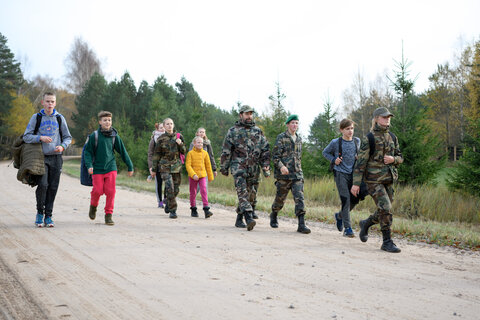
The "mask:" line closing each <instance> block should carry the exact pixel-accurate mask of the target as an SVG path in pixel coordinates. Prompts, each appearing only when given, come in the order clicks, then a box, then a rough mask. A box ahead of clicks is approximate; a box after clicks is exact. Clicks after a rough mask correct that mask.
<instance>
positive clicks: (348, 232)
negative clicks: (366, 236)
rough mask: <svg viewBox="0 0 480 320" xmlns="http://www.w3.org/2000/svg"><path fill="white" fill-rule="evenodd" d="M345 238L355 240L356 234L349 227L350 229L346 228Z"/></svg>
mask: <svg viewBox="0 0 480 320" xmlns="http://www.w3.org/2000/svg"><path fill="white" fill-rule="evenodd" d="M343 236H344V237H348V238H353V237H355V234H354V233H353V230H352V228H350V227H348V228H345V231H344V232H343Z"/></svg>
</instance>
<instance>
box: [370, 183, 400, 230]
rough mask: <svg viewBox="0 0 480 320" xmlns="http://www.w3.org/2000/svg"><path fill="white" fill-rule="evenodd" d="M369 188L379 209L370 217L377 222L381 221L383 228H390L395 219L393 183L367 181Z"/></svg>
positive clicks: (381, 227)
mask: <svg viewBox="0 0 480 320" xmlns="http://www.w3.org/2000/svg"><path fill="white" fill-rule="evenodd" d="M367 188H368V193H369V194H370V195H371V196H372V198H373V200H374V201H375V204H376V205H377V210H376V211H375V213H374V214H372V215H371V216H370V218H371V219H372V221H373V222H374V223H375V224H377V223H380V229H381V230H390V226H391V225H392V221H393V215H392V203H393V194H394V190H393V185H392V184H379V183H367Z"/></svg>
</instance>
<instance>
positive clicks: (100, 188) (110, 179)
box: [90, 171, 117, 214]
mask: <svg viewBox="0 0 480 320" xmlns="http://www.w3.org/2000/svg"><path fill="white" fill-rule="evenodd" d="M92 180H93V189H92V192H91V193H90V196H91V198H90V204H91V205H92V206H94V207H98V202H99V200H100V196H101V195H102V194H105V196H106V197H107V199H106V203H105V214H112V213H113V203H114V201H115V192H116V190H115V181H116V180H117V171H110V172H109V173H105V174H94V175H92Z"/></svg>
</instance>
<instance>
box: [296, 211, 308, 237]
mask: <svg viewBox="0 0 480 320" xmlns="http://www.w3.org/2000/svg"><path fill="white" fill-rule="evenodd" d="M297 232H300V233H303V234H309V233H310V232H311V231H310V229H308V228H307V226H306V225H305V214H301V215H299V216H298V228H297Z"/></svg>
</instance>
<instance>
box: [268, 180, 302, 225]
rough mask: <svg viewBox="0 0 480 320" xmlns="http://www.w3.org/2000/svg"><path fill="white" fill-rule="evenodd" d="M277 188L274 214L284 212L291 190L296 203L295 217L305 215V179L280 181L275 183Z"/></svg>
mask: <svg viewBox="0 0 480 320" xmlns="http://www.w3.org/2000/svg"><path fill="white" fill-rule="evenodd" d="M275 186H276V187H277V194H276V195H275V200H274V201H273V204H272V213H274V214H278V212H279V211H280V210H282V208H283V205H284V204H285V200H286V199H287V195H288V192H289V191H290V190H291V191H292V195H293V200H294V201H295V215H296V216H299V215H302V214H305V204H304V195H303V179H300V180H284V179H278V180H277V181H275Z"/></svg>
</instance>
